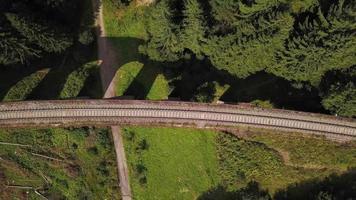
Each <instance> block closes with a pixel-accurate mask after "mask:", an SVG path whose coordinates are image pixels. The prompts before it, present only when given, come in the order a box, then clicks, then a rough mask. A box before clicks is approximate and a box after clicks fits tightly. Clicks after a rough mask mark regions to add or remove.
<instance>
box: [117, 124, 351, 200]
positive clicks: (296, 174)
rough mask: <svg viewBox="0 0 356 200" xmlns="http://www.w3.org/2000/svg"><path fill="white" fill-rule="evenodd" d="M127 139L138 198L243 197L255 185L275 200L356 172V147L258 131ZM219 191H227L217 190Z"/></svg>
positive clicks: (163, 131)
mask: <svg viewBox="0 0 356 200" xmlns="http://www.w3.org/2000/svg"><path fill="white" fill-rule="evenodd" d="M124 140H125V149H126V152H127V158H128V165H129V168H130V177H131V185H132V188H133V194H134V197H135V199H160V198H162V199H196V198H202V199H204V198H203V197H206V196H208V197H210V198H211V199H219V198H215V197H217V196H218V197H219V196H220V197H224V196H228V195H227V194H228V193H227V192H226V191H230V192H236V191H239V192H240V193H241V191H243V188H245V187H247V186H248V184H249V183H251V181H255V182H257V183H258V184H259V185H260V187H261V189H263V190H267V191H268V193H269V194H270V195H271V196H273V195H274V194H275V193H276V192H278V191H281V190H283V189H286V188H287V187H288V186H291V185H294V184H295V183H302V182H304V181H306V180H312V179H313V180H314V179H317V180H321V179H322V178H324V177H326V176H328V175H330V174H332V173H336V174H341V173H343V172H345V171H347V170H348V169H350V168H352V167H356V164H355V163H356V161H355V159H356V157H355V155H356V153H355V152H356V146H355V144H347V145H346V144H340V143H336V142H332V141H328V140H325V139H323V138H320V137H311V138H305V137H303V136H300V135H294V134H288V135H287V134H285V135H284V134H282V133H279V134H273V133H269V132H266V131H263V130H258V129H256V130H253V131H252V132H251V134H250V135H249V136H248V137H246V138H237V137H235V136H232V135H229V134H226V133H221V132H214V131H207V130H195V129H186V128H139V127H128V128H125V129H124ZM219 186H222V187H223V188H226V191H225V192H224V191H220V190H216V189H217V188H219ZM306 187H312V184H310V185H309V186H306ZM211 190H216V191H218V192H217V193H218V195H217V196H213V195H212V194H213V193H212V194H210V193H211V192H210V193H209V192H207V191H211ZM216 191H215V192H216ZM214 195H216V193H215V194H214Z"/></svg>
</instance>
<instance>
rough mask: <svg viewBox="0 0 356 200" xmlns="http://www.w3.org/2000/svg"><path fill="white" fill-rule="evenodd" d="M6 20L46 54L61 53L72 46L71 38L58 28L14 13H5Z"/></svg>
mask: <svg viewBox="0 0 356 200" xmlns="http://www.w3.org/2000/svg"><path fill="white" fill-rule="evenodd" d="M5 15H6V18H7V19H8V20H9V21H10V23H11V25H12V27H13V28H15V29H16V30H17V31H18V32H19V33H21V35H22V36H23V37H24V38H26V39H27V41H29V42H31V43H33V44H35V45H38V46H39V47H40V48H41V49H43V50H44V51H46V52H56V53H59V52H62V51H63V50H65V49H66V48H68V47H69V46H71V45H72V41H71V38H70V37H68V36H67V35H66V34H65V33H64V31H62V30H60V28H59V27H54V26H51V25H52V24H51V23H49V22H46V25H45V24H44V23H39V22H36V20H34V19H31V18H29V17H23V16H20V15H18V14H14V13H6V14H5Z"/></svg>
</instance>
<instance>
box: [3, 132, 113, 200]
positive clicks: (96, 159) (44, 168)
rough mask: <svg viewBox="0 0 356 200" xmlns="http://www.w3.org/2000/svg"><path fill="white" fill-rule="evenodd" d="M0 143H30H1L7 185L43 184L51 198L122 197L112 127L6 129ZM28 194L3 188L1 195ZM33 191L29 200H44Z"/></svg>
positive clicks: (18, 196)
mask: <svg viewBox="0 0 356 200" xmlns="http://www.w3.org/2000/svg"><path fill="white" fill-rule="evenodd" d="M0 141H1V142H12V143H19V144H26V145H31V147H18V146H10V145H1V148H0V157H1V158H2V162H0V169H1V170H0V171H1V172H2V173H3V174H2V175H1V173H0V185H2V186H4V185H7V184H10V185H19V186H30V187H33V188H38V190H39V191H41V193H42V194H44V195H45V196H46V197H47V198H49V199H61V198H62V199H63V198H64V199H83V198H93V199H119V189H118V180H117V170H116V162H115V160H116V158H115V153H114V149H113V145H112V142H111V140H110V135H109V132H108V130H107V129H89V128H72V129H62V128H54V129H9V130H4V129H2V130H0ZM34 153H35V154H40V155H45V156H49V157H52V158H56V159H60V160H63V161H53V160H49V159H46V158H43V157H40V156H36V155H34ZM25 192H26V190H21V189H7V190H4V191H1V189H0V199H9V198H8V197H11V198H20V197H21V196H22V195H23V194H24V193H25ZM29 192H30V196H32V197H33V198H30V199H40V198H39V197H38V196H37V195H36V194H35V193H34V191H33V190H29Z"/></svg>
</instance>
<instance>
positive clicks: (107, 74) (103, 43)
mask: <svg viewBox="0 0 356 200" xmlns="http://www.w3.org/2000/svg"><path fill="white" fill-rule="evenodd" d="M92 2H93V8H94V9H95V10H96V11H98V13H97V18H96V27H97V30H96V31H97V40H98V58H99V62H100V76H101V82H102V86H103V91H104V96H103V98H111V97H115V96H116V95H115V81H114V78H115V74H116V71H117V68H118V67H119V66H118V58H117V56H116V54H115V50H114V49H113V48H112V46H111V45H110V41H109V39H108V37H106V32H105V27H104V18H103V5H102V3H101V1H100V0H92ZM111 133H112V137H113V140H114V146H115V152H116V161H117V168H118V175H119V181H120V184H119V185H120V189H121V197H122V199H123V200H131V199H132V197H131V188H130V182H129V172H128V168H127V164H126V156H125V149H124V144H123V141H122V135H121V131H120V127H118V126H112V127H111Z"/></svg>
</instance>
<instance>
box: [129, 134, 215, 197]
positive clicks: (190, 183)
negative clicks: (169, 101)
mask: <svg viewBox="0 0 356 200" xmlns="http://www.w3.org/2000/svg"><path fill="white" fill-rule="evenodd" d="M123 132H124V138H125V149H126V151H127V158H128V166H129V168H130V174H131V179H130V181H131V185H132V189H133V195H134V198H135V199H145V200H149V199H195V198H197V197H198V196H199V195H200V194H201V193H202V192H203V191H205V190H207V189H209V188H210V187H214V186H215V185H216V184H217V183H218V182H219V177H218V176H217V166H218V163H217V160H216V158H215V157H214V155H215V154H216V149H215V147H214V138H215V135H216V133H215V132H212V131H201V130H193V129H178V128H125V129H124V131H123Z"/></svg>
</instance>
